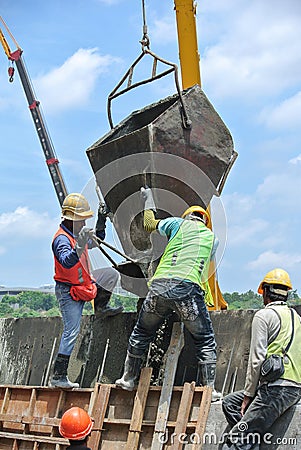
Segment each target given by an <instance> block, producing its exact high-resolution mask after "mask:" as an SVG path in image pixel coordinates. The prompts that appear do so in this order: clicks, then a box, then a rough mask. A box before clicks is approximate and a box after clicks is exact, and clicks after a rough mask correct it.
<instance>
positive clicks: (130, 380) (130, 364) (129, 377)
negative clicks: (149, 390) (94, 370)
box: [115, 352, 143, 391]
mask: <svg viewBox="0 0 301 450" xmlns="http://www.w3.org/2000/svg"><path fill="white" fill-rule="evenodd" d="M142 361H143V358H141V357H140V356H133V355H131V354H130V353H129V352H127V357H126V360H125V363H124V372H123V375H122V377H121V378H119V379H118V380H116V381H115V384H116V386H119V387H121V388H122V389H124V390H126V391H132V390H133V389H134V387H135V384H136V381H137V380H138V378H139V375H140V369H141V365H142Z"/></svg>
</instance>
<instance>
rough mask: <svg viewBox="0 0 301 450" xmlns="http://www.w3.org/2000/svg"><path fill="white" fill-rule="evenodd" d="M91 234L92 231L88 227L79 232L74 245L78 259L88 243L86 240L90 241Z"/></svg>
mask: <svg viewBox="0 0 301 450" xmlns="http://www.w3.org/2000/svg"><path fill="white" fill-rule="evenodd" d="M93 234H94V231H93V229H92V228H89V227H83V228H82V229H81V230H80V232H79V234H78V238H77V241H76V244H75V250H76V252H77V254H78V256H79V257H81V255H82V254H83V252H84V250H85V248H86V245H87V243H88V240H89V239H92V237H93Z"/></svg>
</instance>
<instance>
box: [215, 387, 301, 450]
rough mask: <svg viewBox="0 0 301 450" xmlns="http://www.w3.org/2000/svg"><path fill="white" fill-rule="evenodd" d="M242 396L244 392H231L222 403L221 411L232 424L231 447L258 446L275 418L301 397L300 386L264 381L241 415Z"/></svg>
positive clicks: (248, 447)
mask: <svg viewBox="0 0 301 450" xmlns="http://www.w3.org/2000/svg"><path fill="white" fill-rule="evenodd" d="M243 397H244V393H243V391H238V392H233V394H228V395H227V396H226V397H225V398H224V399H223V402H222V408H223V412H224V414H225V416H226V419H227V421H228V423H229V424H230V425H231V426H232V429H231V430H230V432H229V436H228V442H229V444H228V445H229V448H231V449H233V450H234V449H237V450H238V449H239V450H250V449H255V448H260V444H261V443H264V442H265V439H266V437H267V433H268V431H269V429H270V428H271V426H272V425H273V423H274V422H275V421H276V419H278V417H280V416H281V415H282V414H283V413H284V412H285V411H286V410H287V409H288V408H290V407H291V406H293V405H295V404H296V403H297V402H298V401H299V400H300V399H301V388H299V387H293V386H269V385H268V384H263V385H261V386H260V387H259V389H258V390H257V392H256V396H255V397H254V399H253V400H252V403H251V404H250V405H249V407H248V409H247V411H246V412H245V414H244V415H243V416H241V414H240V409H241V405H242V401H243ZM269 439H270V436H269ZM231 443H232V445H230V444H231ZM223 448H224V447H223Z"/></svg>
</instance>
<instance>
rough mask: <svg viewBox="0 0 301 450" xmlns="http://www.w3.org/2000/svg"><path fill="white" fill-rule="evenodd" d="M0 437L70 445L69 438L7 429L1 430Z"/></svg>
mask: <svg viewBox="0 0 301 450" xmlns="http://www.w3.org/2000/svg"><path fill="white" fill-rule="evenodd" d="M0 438H5V439H14V440H16V441H26V442H35V441H37V442H43V443H48V444H60V445H66V446H67V445H69V440H68V439H64V438H62V437H49V436H34V435H28V434H16V433H7V432H6V431H5V432H3V431H0Z"/></svg>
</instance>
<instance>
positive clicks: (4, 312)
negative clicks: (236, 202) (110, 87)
mask: <svg viewBox="0 0 301 450" xmlns="http://www.w3.org/2000/svg"><path fill="white" fill-rule="evenodd" d="M223 296H224V299H225V300H226V302H227V303H228V309H259V308H262V306H263V302H262V296H261V295H259V294H257V293H256V292H253V291H251V290H249V291H247V292H244V293H243V294H240V293H239V292H232V293H229V292H225V293H224V294H223ZM137 302H138V297H133V296H129V297H124V296H121V295H117V294H113V295H112V299H111V302H110V303H111V306H115V307H116V306H120V305H122V306H123V307H124V310H125V311H127V312H130V311H136V310H137ZM300 304H301V299H300V298H299V295H298V294H297V291H296V290H295V291H291V292H290V294H289V305H290V306H294V305H300ZM92 313H93V309H92V305H91V303H90V302H87V304H86V305H85V307H84V314H92ZM59 315H60V310H59V307H58V302H57V300H56V297H55V295H54V294H45V293H43V292H35V291H26V292H21V293H20V294H17V295H4V296H3V297H2V300H1V301H0V317H52V316H59Z"/></svg>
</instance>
